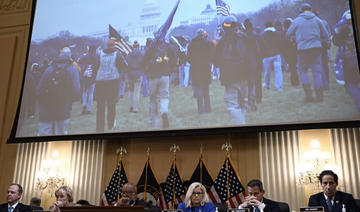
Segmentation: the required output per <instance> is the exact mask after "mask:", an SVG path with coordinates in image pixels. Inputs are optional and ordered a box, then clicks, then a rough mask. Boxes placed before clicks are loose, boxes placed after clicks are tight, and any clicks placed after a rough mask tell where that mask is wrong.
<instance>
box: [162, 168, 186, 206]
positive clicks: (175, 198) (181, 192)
mask: <svg viewBox="0 0 360 212" xmlns="http://www.w3.org/2000/svg"><path fill="white" fill-rule="evenodd" d="M161 190H162V191H161V192H160V197H159V200H158V201H157V205H158V206H159V207H160V208H161V209H162V210H165V209H174V208H175V204H179V203H181V202H182V201H183V199H184V198H185V192H186V191H185V186H184V183H183V182H182V180H181V178H180V174H179V171H178V169H177V166H176V163H175V162H173V164H172V165H171V168H170V172H169V175H168V176H167V178H166V182H165V186H164V188H162V189H161Z"/></svg>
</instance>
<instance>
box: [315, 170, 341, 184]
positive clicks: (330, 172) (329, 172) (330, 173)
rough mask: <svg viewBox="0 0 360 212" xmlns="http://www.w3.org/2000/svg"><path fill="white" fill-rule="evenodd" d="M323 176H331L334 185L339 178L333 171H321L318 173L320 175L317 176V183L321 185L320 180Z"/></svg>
mask: <svg viewBox="0 0 360 212" xmlns="http://www.w3.org/2000/svg"><path fill="white" fill-rule="evenodd" d="M325 175H330V176H333V177H334V181H335V183H336V185H337V184H338V180H339V178H338V176H337V174H335V173H334V172H333V171H331V170H324V171H322V172H321V173H320V175H319V181H320V183H322V178H323V177H324V176H325Z"/></svg>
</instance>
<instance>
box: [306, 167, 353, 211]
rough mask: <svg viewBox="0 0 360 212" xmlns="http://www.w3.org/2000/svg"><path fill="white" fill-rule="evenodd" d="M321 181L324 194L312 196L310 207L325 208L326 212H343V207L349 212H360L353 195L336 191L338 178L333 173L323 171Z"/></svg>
mask: <svg viewBox="0 0 360 212" xmlns="http://www.w3.org/2000/svg"><path fill="white" fill-rule="evenodd" d="M319 181H320V185H321V187H322V189H323V192H320V193H317V194H314V195H312V196H311V197H310V199H309V206H323V207H324V208H325V211H329V212H341V211H342V208H343V207H344V208H345V209H346V211H347V212H359V211H360V210H359V209H358V208H357V207H356V204H355V200H354V197H353V196H352V195H351V194H348V193H345V192H342V191H337V190H336V187H337V185H338V176H337V174H335V173H334V172H333V171H331V170H325V171H322V172H321V173H320V176H319Z"/></svg>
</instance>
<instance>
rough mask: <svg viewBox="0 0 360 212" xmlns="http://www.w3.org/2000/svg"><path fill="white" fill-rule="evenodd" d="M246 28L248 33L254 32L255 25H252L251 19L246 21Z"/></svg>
mask: <svg viewBox="0 0 360 212" xmlns="http://www.w3.org/2000/svg"><path fill="white" fill-rule="evenodd" d="M244 26H245V29H246V31H252V30H253V24H252V23H251V21H250V19H248V18H247V19H245V21H244Z"/></svg>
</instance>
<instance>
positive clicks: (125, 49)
mask: <svg viewBox="0 0 360 212" xmlns="http://www.w3.org/2000/svg"><path fill="white" fill-rule="evenodd" d="M109 38H110V39H112V40H114V41H115V47H116V48H117V49H119V50H120V51H121V52H122V53H123V54H124V55H128V54H129V53H130V52H131V51H132V50H133V47H132V46H131V45H130V44H129V43H128V42H127V41H126V40H125V39H124V38H123V37H122V36H121V35H120V34H119V33H118V32H117V31H116V30H115V29H114V27H112V26H111V25H110V24H109Z"/></svg>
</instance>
